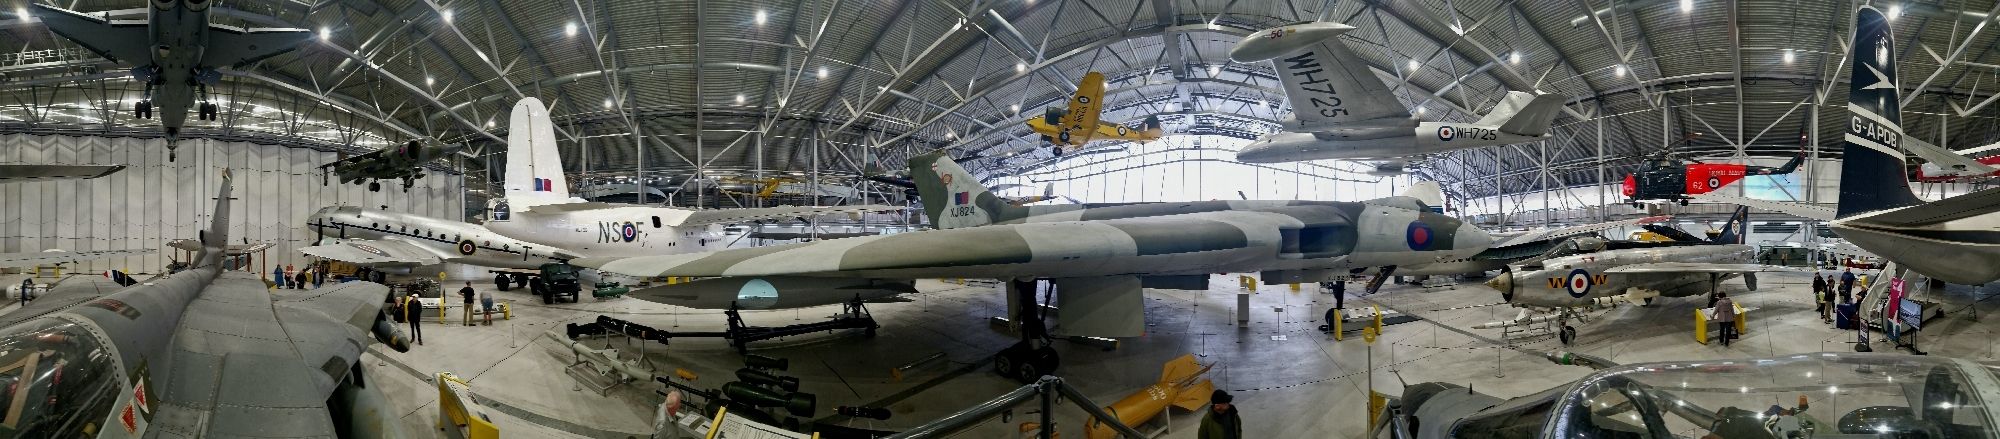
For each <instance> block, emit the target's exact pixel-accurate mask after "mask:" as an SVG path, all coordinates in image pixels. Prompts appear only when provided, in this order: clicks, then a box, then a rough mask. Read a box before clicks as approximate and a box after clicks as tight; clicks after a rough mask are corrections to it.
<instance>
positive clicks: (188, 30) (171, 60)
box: [139, 0, 221, 143]
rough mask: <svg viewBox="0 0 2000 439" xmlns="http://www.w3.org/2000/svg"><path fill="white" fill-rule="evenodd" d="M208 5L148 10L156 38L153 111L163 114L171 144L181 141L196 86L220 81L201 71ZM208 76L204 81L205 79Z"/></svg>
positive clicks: (165, 4) (170, 4)
mask: <svg viewBox="0 0 2000 439" xmlns="http://www.w3.org/2000/svg"><path fill="white" fill-rule="evenodd" d="M207 3H214V1H213V0H210V1H206V2H177V1H156V2H153V7H151V8H147V9H146V22H147V23H148V24H147V31H148V32H149V33H151V34H152V35H153V59H152V65H151V66H139V68H140V69H146V68H149V67H150V68H151V69H152V72H151V74H152V75H153V76H154V77H153V78H152V82H153V84H154V85H155V86H154V87H153V98H152V99H153V108H154V110H155V111H158V112H160V126H162V127H165V128H166V131H167V139H168V142H170V143H171V142H172V141H173V140H174V139H178V138H179V136H180V131H181V127H182V126H184V125H186V124H187V112H188V111H187V110H188V106H190V105H194V102H195V84H196V83H197V82H203V80H204V79H207V80H211V81H212V80H219V79H220V78H221V73H219V72H212V71H210V72H204V71H202V66H201V59H202V54H203V53H204V52H206V51H207V50H208V32H209V26H208V14H209V11H211V10H212V9H211V8H209V7H207ZM204 77H205V78H204Z"/></svg>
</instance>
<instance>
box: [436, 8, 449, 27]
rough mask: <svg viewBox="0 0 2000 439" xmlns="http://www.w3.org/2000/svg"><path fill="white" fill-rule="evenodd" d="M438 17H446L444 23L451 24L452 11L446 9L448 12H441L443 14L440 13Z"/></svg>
mask: <svg viewBox="0 0 2000 439" xmlns="http://www.w3.org/2000/svg"><path fill="white" fill-rule="evenodd" d="M438 15H441V16H443V17H444V22H445V23H447V24H449V23H451V15H452V14H451V10H450V9H446V10H444V11H441V12H438Z"/></svg>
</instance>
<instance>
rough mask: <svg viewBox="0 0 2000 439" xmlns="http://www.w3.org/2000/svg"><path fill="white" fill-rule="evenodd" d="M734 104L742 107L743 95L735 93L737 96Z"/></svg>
mask: <svg viewBox="0 0 2000 439" xmlns="http://www.w3.org/2000/svg"><path fill="white" fill-rule="evenodd" d="M736 104H737V105H742V104H743V94H742V93H737V94H736Z"/></svg>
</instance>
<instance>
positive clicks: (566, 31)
mask: <svg viewBox="0 0 2000 439" xmlns="http://www.w3.org/2000/svg"><path fill="white" fill-rule="evenodd" d="M563 35H567V36H572V37H574V36H576V22H574V21H572V22H569V23H564V24H563Z"/></svg>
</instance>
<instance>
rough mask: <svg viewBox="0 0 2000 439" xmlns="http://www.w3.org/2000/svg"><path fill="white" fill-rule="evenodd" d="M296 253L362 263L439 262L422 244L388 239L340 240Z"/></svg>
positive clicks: (411, 264) (424, 263) (410, 263)
mask: <svg viewBox="0 0 2000 439" xmlns="http://www.w3.org/2000/svg"><path fill="white" fill-rule="evenodd" d="M299 252H300V253H305V254H306V255H308V256H312V257H316V258H322V259H332V260H336V261H341V262H346V263H349V264H354V265H361V266H387V265H397V266H425V265H434V264H437V263H439V262H441V261H440V260H439V259H438V256H437V255H436V254H434V253H431V251H429V250H425V249H424V248H423V247H419V246H417V245H415V244H410V243H407V242H401V241H389V240H366V239H343V240H338V241H335V242H334V243H332V244H325V245H315V246H311V247H306V248H302V249H299Z"/></svg>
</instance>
